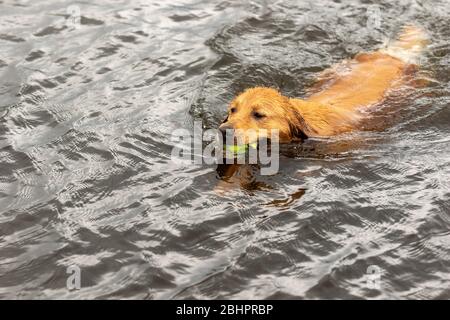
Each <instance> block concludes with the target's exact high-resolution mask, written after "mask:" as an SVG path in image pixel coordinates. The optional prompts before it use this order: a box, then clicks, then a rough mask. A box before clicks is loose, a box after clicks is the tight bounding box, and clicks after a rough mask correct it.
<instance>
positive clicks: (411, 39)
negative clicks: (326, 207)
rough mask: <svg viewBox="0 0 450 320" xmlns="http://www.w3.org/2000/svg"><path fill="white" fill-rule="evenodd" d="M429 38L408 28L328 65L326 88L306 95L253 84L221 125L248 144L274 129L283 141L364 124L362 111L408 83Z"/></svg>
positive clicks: (348, 129)
mask: <svg viewBox="0 0 450 320" xmlns="http://www.w3.org/2000/svg"><path fill="white" fill-rule="evenodd" d="M426 43H427V38H426V36H425V33H424V32H423V30H422V29H420V28H418V27H416V26H407V27H404V28H403V30H402V32H401V34H400V36H399V37H398V39H397V40H396V41H395V42H394V43H392V44H391V45H389V46H388V47H387V48H385V49H381V50H378V51H375V52H371V53H361V54H358V55H356V57H354V58H353V59H352V60H348V61H345V62H344V63H342V64H340V65H338V66H336V67H334V68H331V69H329V70H325V71H324V72H323V74H322V76H321V78H322V80H323V79H325V80H326V81H323V82H325V84H326V85H325V86H324V89H323V90H321V91H320V92H316V93H314V94H312V95H310V96H309V97H308V98H307V99H304V100H303V99H294V98H288V97H286V96H283V95H282V94H281V93H279V92H278V91H277V90H275V89H271V88H262V87H257V88H251V89H248V90H246V91H245V92H244V93H242V94H240V95H239V96H238V97H236V98H235V99H234V100H233V101H232V102H231V104H230V106H229V108H228V116H227V118H226V119H225V121H224V122H223V123H222V124H221V125H220V127H219V129H220V130H221V131H222V132H225V131H227V130H232V132H234V135H235V139H236V135H241V136H239V137H237V140H239V141H242V143H245V144H248V143H254V142H257V141H258V139H260V138H268V137H270V133H271V131H272V130H274V129H277V130H278V132H279V141H280V142H281V143H284V142H292V141H296V140H304V139H306V138H308V137H326V136H333V135H338V134H341V133H344V132H349V131H352V130H355V129H359V126H358V125H359V124H360V121H361V119H362V118H363V116H362V113H361V112H360V111H361V110H362V109H363V108H367V107H369V106H372V105H374V104H376V103H379V102H381V101H382V100H383V99H384V98H385V97H386V95H387V93H388V92H389V91H390V90H392V89H395V88H397V87H400V86H401V85H402V83H403V81H404V78H405V77H404V76H405V74H407V73H408V72H409V70H411V66H413V65H414V64H415V59H417V58H418V56H419V54H420V52H421V51H422V50H423V48H424V47H425V45H426ZM246 132H253V134H248V133H246ZM255 132H256V133H255Z"/></svg>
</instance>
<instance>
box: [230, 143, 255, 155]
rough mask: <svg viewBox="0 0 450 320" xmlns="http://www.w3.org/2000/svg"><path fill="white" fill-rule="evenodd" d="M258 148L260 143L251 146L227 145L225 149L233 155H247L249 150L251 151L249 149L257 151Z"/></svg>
mask: <svg viewBox="0 0 450 320" xmlns="http://www.w3.org/2000/svg"><path fill="white" fill-rule="evenodd" d="M257 147H258V143H256V142H254V143H250V144H241V145H236V144H230V145H225V146H224V149H225V151H228V152H230V153H232V154H243V153H246V152H247V150H249V148H252V149H256V148H257Z"/></svg>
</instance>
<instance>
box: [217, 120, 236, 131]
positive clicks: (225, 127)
mask: <svg viewBox="0 0 450 320" xmlns="http://www.w3.org/2000/svg"><path fill="white" fill-rule="evenodd" d="M219 130H220V132H222V134H226V133H227V130H229V131H231V130H233V126H232V125H230V124H229V123H228V122H226V123H222V124H221V125H220V127H219Z"/></svg>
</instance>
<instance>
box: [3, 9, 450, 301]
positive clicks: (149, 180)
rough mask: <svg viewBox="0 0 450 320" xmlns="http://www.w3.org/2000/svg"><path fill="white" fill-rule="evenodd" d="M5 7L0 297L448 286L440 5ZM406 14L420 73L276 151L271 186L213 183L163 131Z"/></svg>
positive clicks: (284, 79) (401, 292)
mask: <svg viewBox="0 0 450 320" xmlns="http://www.w3.org/2000/svg"><path fill="white" fill-rule="evenodd" d="M374 3H377V4H378V5H375V4H374ZM0 8H1V10H0V298H7V299H11V298H21V299H22V298H27V299H31V298H32V299H48V298H50V299H56V298H63V299H66V298H67V299H73V298H83V299H85V298H89V299H92V298H121V299H124V298H138V299H162V298H164V299H187V298H197V299H216V298H232V299H238V298H241V299H250V298H255V299H264V298H308V299H318V298H319V299H320V298H331V299H344V298H365V299H367V298H377V299H378V298H387V299H395V298H401V299H430V298H443V299H449V298H450V289H449V287H450V286H449V285H450V250H449V247H450V205H449V200H450V182H449V181H450V148H449V146H450V136H449V134H450V108H449V106H450V97H449V92H450V68H449V61H450V60H449V59H450V31H449V27H448V22H449V17H450V5H449V3H448V1H445V0H440V1H419V0H417V1H409V0H404V1H387V0H386V1H381V2H380V1H376V2H373V3H372V2H371V1H342V2H341V1H325V0H314V1H293V0H283V1H271V2H269V1H267V2H266V3H265V2H264V1H249V2H245V1H244V2H242V1H221V0H212V1H204V0H202V1H199V0H197V1H196V0H182V1H179V0H175V1H143V0H141V1H123V0H114V1H113V0H108V1H101V2H99V3H97V4H94V3H89V2H73V1H56V0H46V1H26V0H24V1H20V0H17V1H12V0H4V1H0ZM368 8H369V9H370V10H368ZM74 10H75V12H76V11H77V10H79V13H80V15H81V17H80V19H76V17H75V19H74V14H73V12H74ZM371 19H372V20H373V21H372V20H371ZM410 22H414V23H416V24H418V25H421V26H423V27H424V28H425V29H426V30H427V32H428V33H429V35H430V37H431V39H432V43H431V44H430V46H429V48H428V49H427V51H426V52H425V54H424V56H423V57H422V58H421V60H420V62H421V64H422V71H423V72H424V76H423V77H425V78H426V80H427V82H428V86H426V87H423V88H418V89H417V90H415V91H413V92H411V93H410V95H409V97H408V99H407V100H405V101H402V103H400V102H398V101H397V100H396V99H392V101H390V102H389V101H388V102H386V103H384V104H383V105H381V106H379V109H378V111H377V112H375V114H373V115H372V118H370V119H372V120H373V121H372V120H370V121H368V123H367V125H366V127H365V130H363V131H361V132H355V133H352V134H349V135H345V136H340V137H336V138H333V139H323V140H319V141H311V142H308V143H307V144H306V147H305V148H299V151H295V150H294V152H291V154H290V155H287V156H282V157H281V159H280V170H279V172H278V174H276V175H272V176H258V177H256V179H257V180H258V181H259V182H261V183H262V184H264V185H265V186H268V187H258V186H256V187H254V188H246V187H237V188H233V189H232V191H230V192H229V193H227V194H225V195H219V194H216V193H215V192H214V186H215V185H217V183H218V181H219V177H218V174H217V172H216V167H215V166H213V165H195V164H186V163H181V162H176V161H173V160H172V159H171V151H172V148H173V146H174V142H172V140H171V133H172V132H173V131H174V130H175V129H178V128H187V129H189V130H190V129H191V128H192V126H193V122H194V121H195V120H201V121H202V122H203V124H204V126H205V128H216V127H217V126H218V124H219V123H220V122H221V120H222V119H223V117H224V116H225V112H226V111H225V110H226V107H227V104H228V103H229V101H230V100H231V99H232V98H233V97H234V96H235V95H236V94H238V93H239V92H241V91H242V90H243V89H245V88H248V87H252V86H255V85H265V86H270V87H275V88H278V89H279V90H280V91H281V92H282V93H283V94H286V95H288V96H292V97H302V96H304V95H305V94H306V88H307V87H308V86H310V85H311V84H312V83H313V81H314V78H315V75H317V73H318V72H320V71H321V70H324V69H326V68H328V67H330V66H331V65H333V64H334V63H337V62H339V61H342V60H343V59H345V58H349V57H352V56H353V55H354V54H356V53H358V52H362V51H370V50H375V49H377V48H380V47H381V46H382V45H383V43H384V41H385V40H386V39H389V38H392V37H394V36H395V34H396V32H398V30H399V28H400V27H401V26H402V25H404V24H406V23H410ZM292 148H293V149H295V148H294V147H292ZM305 149H308V150H309V151H305ZM71 266H77V267H79V268H80V270H81V288H80V289H79V290H68V288H67V279H68V277H69V276H70V274H68V273H67V268H68V267H71ZM371 272H375V273H374V275H375V278H374V277H373V276H374V275H373V274H372V275H371V274H370V273H371ZM368 273H369V274H368Z"/></svg>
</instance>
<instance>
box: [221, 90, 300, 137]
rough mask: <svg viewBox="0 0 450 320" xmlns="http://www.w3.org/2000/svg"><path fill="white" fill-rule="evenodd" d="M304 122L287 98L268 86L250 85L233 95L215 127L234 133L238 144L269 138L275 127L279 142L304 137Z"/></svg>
mask: <svg viewBox="0 0 450 320" xmlns="http://www.w3.org/2000/svg"><path fill="white" fill-rule="evenodd" d="M304 128H305V123H304V120H303V118H302V116H301V115H300V113H299V112H298V111H297V109H296V108H295V107H294V106H293V105H292V103H291V101H290V100H289V98H287V97H284V96H282V95H281V94H280V93H279V92H278V91H277V90H275V89H270V88H252V89H248V90H246V91H245V92H244V93H242V94H240V95H239V96H238V97H236V98H235V99H234V100H233V101H232V102H231V104H230V106H229V108H228V115H227V117H226V119H225V120H224V121H223V123H222V124H221V126H220V127H219V129H220V131H222V133H224V134H225V133H227V134H229V133H230V131H232V132H233V133H234V136H235V138H236V140H238V141H240V142H241V143H245V144H248V143H253V142H257V141H258V140H259V139H264V138H270V137H271V135H272V132H273V130H278V134H279V142H281V143H285V142H291V141H293V140H304V139H305V138H306V135H305V133H304V130H303V129H304Z"/></svg>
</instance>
